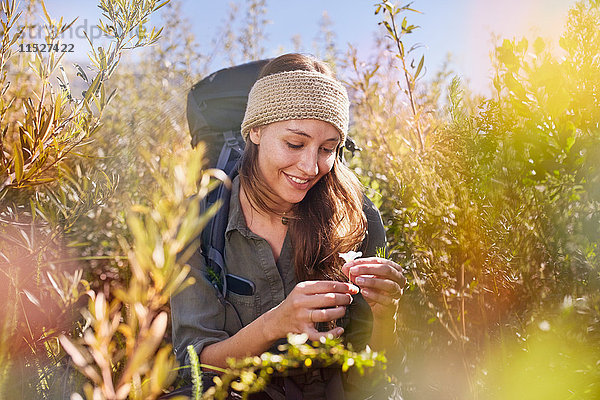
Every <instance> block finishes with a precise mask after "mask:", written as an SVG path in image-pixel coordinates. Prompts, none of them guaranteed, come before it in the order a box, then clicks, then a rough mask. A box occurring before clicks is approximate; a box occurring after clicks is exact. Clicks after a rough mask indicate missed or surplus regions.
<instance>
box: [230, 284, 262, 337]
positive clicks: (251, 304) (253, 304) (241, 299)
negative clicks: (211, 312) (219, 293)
mask: <svg viewBox="0 0 600 400" xmlns="http://www.w3.org/2000/svg"><path fill="white" fill-rule="evenodd" d="M226 300H227V301H228V302H229V303H230V304H231V306H232V307H233V308H234V310H231V311H232V312H233V313H234V314H237V316H236V315H232V318H227V320H233V321H236V322H237V321H238V316H239V320H240V321H241V322H242V325H243V326H246V325H248V324H249V323H250V322H252V321H254V320H255V319H256V318H258V317H259V316H260V298H259V296H258V294H256V293H255V294H253V295H249V296H246V295H242V294H238V293H235V292H232V291H231V290H228V291H227V295H226ZM233 321H232V322H233ZM226 325H227V328H229V325H230V324H229V323H227V324H226ZM234 329H235V328H234ZM235 331H236V332H237V330H235Z"/></svg>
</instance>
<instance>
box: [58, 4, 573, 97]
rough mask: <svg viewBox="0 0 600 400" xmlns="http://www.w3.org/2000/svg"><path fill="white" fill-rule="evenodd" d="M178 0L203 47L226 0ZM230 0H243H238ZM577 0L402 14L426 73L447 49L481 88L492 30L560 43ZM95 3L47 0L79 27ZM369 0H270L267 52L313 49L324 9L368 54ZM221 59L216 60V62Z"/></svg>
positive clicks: (222, 16) (341, 34) (338, 30)
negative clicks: (297, 39) (412, 27)
mask: <svg viewBox="0 0 600 400" xmlns="http://www.w3.org/2000/svg"><path fill="white" fill-rule="evenodd" d="M179 1H181V3H182V8H183V11H184V14H185V16H186V17H187V18H188V19H189V20H190V22H191V25H192V27H193V33H194V34H195V36H196V38H197V40H198V41H199V42H200V45H201V46H205V47H206V48H208V47H209V46H210V41H211V40H212V39H213V38H214V37H215V35H218V33H219V29H220V27H221V26H222V25H223V23H224V22H225V21H226V18H227V13H228V10H229V4H230V2H229V1H217V0H211V1H206V0H179ZM235 3H238V4H244V2H243V0H236V1H235ZM574 3H575V0H415V1H414V2H413V7H414V8H416V9H418V10H419V11H421V12H422V14H412V13H411V14H407V17H408V19H409V22H410V23H413V24H416V25H419V26H420V29H418V30H417V31H415V33H414V34H412V35H410V36H409V37H408V38H407V43H409V44H415V43H420V44H422V45H423V48H422V49H421V52H422V54H424V55H425V65H426V66H427V70H428V71H429V74H430V75H432V73H433V72H435V71H437V70H439V69H440V67H441V65H442V63H443V62H444V60H445V59H446V57H447V55H448V54H450V55H451V62H452V63H451V67H452V70H453V71H454V73H455V74H457V75H459V76H460V77H461V78H462V79H463V80H464V81H467V82H468V83H469V86H470V87H471V88H473V89H475V90H476V91H479V92H481V93H485V92H487V90H488V88H489V82H490V79H489V76H490V73H491V63H490V51H491V50H492V49H493V45H492V43H493V42H492V36H493V35H496V36H498V37H500V38H513V37H523V36H527V37H536V36H542V37H544V38H547V39H550V40H551V41H553V42H554V43H557V40H558V37H559V35H560V33H561V32H562V31H563V29H564V25H565V22H566V18H567V14H568V9H569V8H570V7H571V6H572V5H573V4H574ZM96 4H97V3H96V1H94V0H81V1H77V2H74V1H70V0H69V1H67V0H46V6H47V9H48V11H49V12H50V14H51V15H52V16H53V17H58V16H64V17H65V18H67V19H72V18H75V17H79V19H78V21H77V23H76V25H74V28H75V29H76V28H79V27H81V28H80V31H81V30H83V29H86V30H88V32H90V31H91V30H92V29H94V28H93V25H94V24H95V23H96V22H97V20H98V18H99V17H100V10H99V9H98V8H97V6H96ZM374 4H375V1H374V0H346V1H339V0H338V1H335V0H332V1H322V0H302V1H301V0H279V1H276V0H267V3H266V5H267V16H266V18H267V19H268V20H269V24H268V26H267V27H266V37H267V41H266V45H265V47H266V50H267V56H276V55H278V54H280V53H281V52H289V51H292V50H293V48H294V47H293V42H292V37H294V36H295V35H300V36H301V37H302V42H303V44H304V46H305V50H304V51H311V50H312V42H313V41H314V39H315V38H316V36H317V34H318V31H319V21H320V19H321V18H322V16H323V13H324V12H326V13H327V14H328V16H329V18H330V20H331V22H332V29H333V30H334V32H335V34H336V39H337V43H338V48H339V49H340V51H342V52H345V51H346V50H347V48H348V43H350V44H352V45H354V46H355V47H357V48H358V50H359V53H360V54H363V55H367V54H369V51H370V50H371V49H370V47H371V46H372V43H373V37H374V34H375V32H376V31H377V29H378V25H377V24H378V22H379V21H380V20H381V17H380V16H376V15H374V9H375V8H374ZM402 4H405V3H404V2H402ZM243 10H244V7H240V12H242V13H243ZM242 17H243V15H242ZM151 23H152V24H160V15H158V16H156V17H153V18H152V20H151ZM75 36H78V35H75ZM64 41H65V42H66V41H67V40H64ZM71 42H73V43H74V44H75V53H74V54H69V57H71V58H78V57H79V58H83V57H85V53H86V52H87V50H88V49H87V45H86V43H85V42H83V41H80V40H77V39H72V40H71ZM555 47H558V46H557V45H555ZM68 60H69V58H66V61H68ZM218 63H219V62H218V60H217V64H218ZM222 63H223V65H222V67H225V66H226V65H225V64H226V61H225V60H222ZM219 67H220V66H219V65H216V66H215V69H219Z"/></svg>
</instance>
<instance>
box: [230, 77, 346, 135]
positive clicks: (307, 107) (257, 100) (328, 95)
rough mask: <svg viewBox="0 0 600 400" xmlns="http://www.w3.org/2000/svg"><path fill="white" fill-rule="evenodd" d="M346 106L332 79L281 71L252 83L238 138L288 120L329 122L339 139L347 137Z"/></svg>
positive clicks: (337, 86)
mask: <svg viewBox="0 0 600 400" xmlns="http://www.w3.org/2000/svg"><path fill="white" fill-rule="evenodd" d="M349 107H350V102H349V101H348V93H347V92H346V89H345V88H344V86H342V84H341V83H340V82H338V81H337V80H336V79H334V78H331V77H329V76H327V75H324V74H322V73H320V72H314V71H302V70H298V71H284V72H279V73H276V74H273V75H267V76H265V77H264V78H261V79H259V80H257V81H256V83H255V84H254V86H252V89H251V90H250V94H249V95H248V105H247V106H246V114H245V115H244V121H243V122H242V137H243V138H244V140H248V135H249V133H250V129H252V128H254V127H257V126H262V125H267V124H270V123H272V122H278V121H287V120H290V119H318V120H321V121H325V122H329V123H330V124H332V125H333V126H334V127H335V128H336V129H337V130H338V131H339V132H340V135H341V137H342V141H341V143H342V145H343V144H344V142H345V140H346V136H347V134H348V115H349Z"/></svg>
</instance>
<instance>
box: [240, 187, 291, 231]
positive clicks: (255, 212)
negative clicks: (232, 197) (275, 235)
mask: <svg viewBox="0 0 600 400" xmlns="http://www.w3.org/2000/svg"><path fill="white" fill-rule="evenodd" d="M240 204H241V206H242V212H243V213H244V218H245V219H246V225H247V226H248V227H249V228H251V226H252V225H256V224H258V225H262V226H264V225H269V226H275V227H279V226H281V225H287V223H288V221H289V218H290V217H291V214H292V212H291V207H289V208H288V209H287V210H284V209H282V210H274V211H273V212H266V211H264V210H261V209H259V208H258V207H255V206H254V205H253V204H252V202H251V201H250V199H249V198H248V195H247V194H246V191H245V190H244V187H243V186H242V185H240Z"/></svg>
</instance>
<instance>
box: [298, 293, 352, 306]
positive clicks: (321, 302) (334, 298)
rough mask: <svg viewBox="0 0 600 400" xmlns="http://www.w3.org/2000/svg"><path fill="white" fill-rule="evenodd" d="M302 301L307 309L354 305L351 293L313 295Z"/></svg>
mask: <svg viewBox="0 0 600 400" xmlns="http://www.w3.org/2000/svg"><path fill="white" fill-rule="evenodd" d="M301 301H302V303H303V305H304V306H305V307H307V308H329V307H336V306H347V305H349V304H350V303H352V295H351V294H349V293H324V294H312V295H308V296H303V298H302V300H301Z"/></svg>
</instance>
